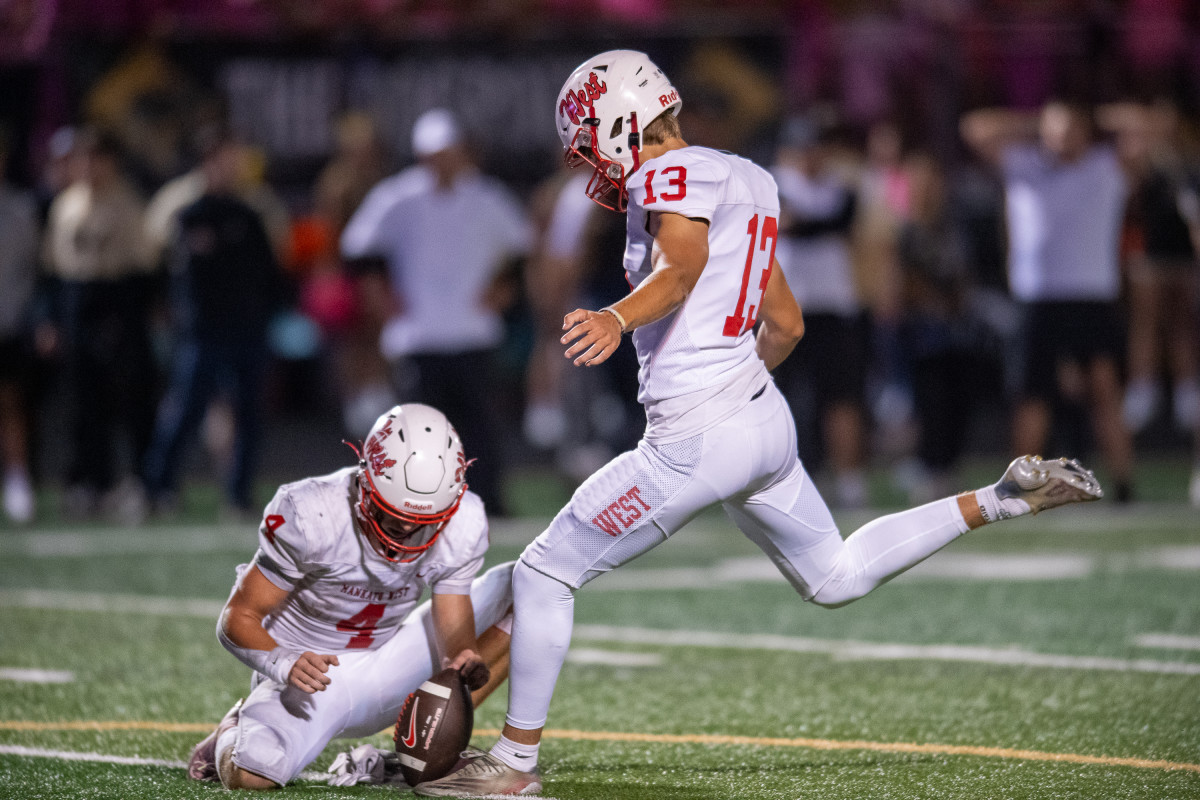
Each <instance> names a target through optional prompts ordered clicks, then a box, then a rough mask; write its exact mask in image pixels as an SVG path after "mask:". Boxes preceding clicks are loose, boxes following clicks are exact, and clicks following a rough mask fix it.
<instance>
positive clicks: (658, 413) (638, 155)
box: [415, 50, 1101, 797]
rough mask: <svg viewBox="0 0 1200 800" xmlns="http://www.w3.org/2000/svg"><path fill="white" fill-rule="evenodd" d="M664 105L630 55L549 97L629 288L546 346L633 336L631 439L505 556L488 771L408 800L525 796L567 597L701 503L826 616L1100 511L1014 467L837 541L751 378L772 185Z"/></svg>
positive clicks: (599, 350) (773, 336)
mask: <svg viewBox="0 0 1200 800" xmlns="http://www.w3.org/2000/svg"><path fill="white" fill-rule="evenodd" d="M679 105H680V101H679V93H678V92H677V91H676V90H675V88H674V87H673V86H672V85H671V84H670V82H669V81H668V80H667V78H666V77H665V76H664V75H663V73H662V71H661V70H659V69H658V68H657V67H655V65H654V64H653V63H651V61H650V60H649V59H648V58H647V57H646V55H645V54H643V53H638V52H631V51H622V50H617V51H612V52H607V53H602V54H600V55H598V56H596V57H595V58H592V59H589V60H588V61H586V62H584V64H583V65H581V66H580V67H579V68H578V69H577V70H576V71H575V73H574V74H572V75H571V77H570V78H569V79H568V80H567V83H566V85H565V86H564V87H563V90H562V93H561V94H560V95H559V103H558V108H557V122H558V132H559V136H560V137H561V138H562V141H563V144H564V145H565V146H566V149H567V158H568V161H569V162H570V163H574V164H577V165H582V164H587V165H588V166H589V167H590V168H591V169H592V170H593V174H592V178H591V181H590V183H589V184H588V189H587V191H588V194H589V195H590V196H591V197H592V198H593V199H594V200H596V201H597V202H599V203H600V204H601V205H604V206H607V207H609V208H613V209H617V210H626V209H627V215H628V217H627V226H626V228H627V237H628V241H627V246H626V250H625V264H624V266H625V271H626V274H627V276H628V278H629V282H630V285H631V286H632V287H633V290H632V291H631V292H630V294H628V295H627V296H626V297H624V298H622V299H621V300H620V301H619V302H617V303H615V304H613V305H611V306H609V307H607V308H603V309H600V310H599V311H588V310H584V309H578V310H575V311H572V312H571V313H569V314H567V315H566V317H565V319H564V321H563V329H564V330H565V331H566V333H565V334H564V335H563V337H562V342H563V344H565V345H568V347H567V349H566V356H567V357H568V358H571V359H573V360H574V363H575V364H576V365H589V366H591V365H596V364H600V363H602V362H603V361H604V360H605V359H607V358H608V357H609V356H610V355H611V354H612V352H613V351H614V350H615V349H616V348H617V346H618V344H619V343H620V340H621V335H622V334H624V333H628V332H631V331H632V332H633V344H634V347H635V348H636V350H637V356H638V360H639V362H640V373H639V381H640V395H639V399H640V400H641V401H642V403H643V404H644V405H645V407H646V417H647V427H646V432H645V436H644V438H643V439H642V441H641V442H639V444H638V446H637V448H636V449H635V450H633V451H632V452H629V453H625V454H623V455H620V456H618V457H617V458H615V459H614V460H613V461H612V462H610V463H609V464H608V465H607V466H605V467H603V468H601V469H600V470H599V471H598V472H597V473H596V474H594V475H593V476H592V477H591V478H589V479H588V480H587V481H586V482H584V484H583V485H582V486H580V487H579V489H578V490H577V491H576V492H575V495H574V496H573V497H572V498H571V501H570V503H569V504H568V505H567V507H566V508H564V509H563V510H562V511H561V512H559V514H558V516H557V517H555V518H554V521H553V522H552V523H551V525H550V527H549V528H548V529H547V530H546V531H545V532H543V533H542V534H541V535H540V536H539V537H538V538H537V539H535V540H534V541H533V542H532V543H531V544H530V545H529V546H528V547H527V548H526V549H525V552H524V553H523V554H522V555H521V558H520V560H519V561H518V563H517V566H516V569H515V570H514V573H513V594H514V614H515V619H514V623H513V629H512V662H511V670H510V677H509V704H508V716H507V718H506V724H505V726H504V731H503V733H502V735H501V737H500V740H499V742H497V744H496V745H495V746H494V747H493V748H492V750H491V752H490V753H489V754H488V755H487V756H484V757H481V758H478V759H475V760H474V761H471V762H469V763H468V764H466V765H465V766H461V767H460V768H459V769H457V770H456V771H454V772H451V773H450V774H449V775H447V776H446V777H444V778H442V779H440V780H437V781H431V782H427V783H421V784H419V785H417V787H416V788H415V791H416V793H417V794H418V795H422V796H426V797H432V796H452V797H477V796H481V795H518V794H533V793H536V792H538V791H540V789H541V777H540V773H539V771H538V768H537V762H538V742H539V740H540V738H541V732H542V727H543V726H544V725H545V722H546V715H547V712H548V710H549V707H550V698H551V695H552V694H553V691H554V684H555V682H556V681H557V679H558V674H559V670H560V669H561V667H562V664H563V659H564V656H565V654H566V651H567V647H568V645H569V643H570V640H571V626H572V616H573V602H574V592H575V590H577V589H579V588H580V587H582V586H583V585H584V584H585V583H587V582H588V581H590V580H591V579H592V578H595V577H596V576H597V575H600V574H602V573H605V572H608V571H609V570H611V569H613V568H615V567H619V566H621V565H622V564H624V563H626V562H628V561H630V560H632V559H634V558H636V557H637V556H639V555H641V554H642V553H644V552H646V551H647V550H649V549H650V548H652V547H654V546H655V545H657V544H659V543H661V542H663V541H664V540H666V539H667V537H669V536H670V535H671V534H673V533H675V532H676V531H678V530H679V529H680V528H682V527H683V526H684V525H685V524H686V523H687V522H688V521H689V520H691V519H692V518H693V517H695V516H696V515H697V514H698V513H699V512H700V511H701V510H702V509H704V508H706V507H708V506H710V505H712V504H714V503H721V504H722V506H723V507H724V508H725V512H726V513H727V514H728V515H729V517H730V518H731V519H732V520H733V522H734V524H736V525H737V527H738V528H740V529H741V530H742V532H743V533H744V534H745V535H746V536H748V537H749V538H750V539H751V540H752V541H754V542H755V544H757V545H758V546H759V547H761V548H762V550H763V551H764V552H765V553H766V554H767V556H768V557H769V558H770V559H771V561H772V562H774V564H775V565H776V566H777V567H778V568H779V570H780V571H781V572H782V573H783V574H784V575H785V576H786V577H787V579H788V580H789V581H790V582H791V583H792V585H793V586H794V587H795V588H796V591H797V592H799V594H800V596H801V597H803V598H804V599H805V600H810V601H812V602H813V603H816V604H817V605H820V606H824V607H827V608H835V607H838V606H842V605H845V604H846V603H849V602H851V601H853V600H856V599H858V598H860V597H862V596H863V595H865V594H867V593H868V592H870V591H871V590H872V589H874V588H875V587H877V586H879V585H880V584H882V583H884V582H885V581H887V580H888V579H890V578H892V577H894V576H896V575H897V574H899V573H901V572H903V571H904V570H906V569H908V568H909V567H911V566H913V565H914V564H916V563H917V562H919V561H921V560H922V559H924V558H926V557H928V556H930V555H931V554H933V553H934V552H936V551H937V550H939V549H941V548H942V547H944V546H945V545H947V544H948V543H950V542H951V541H953V540H954V539H956V538H958V537H959V536H961V535H962V534H964V533H966V532H967V531H969V530H971V529H972V528H976V527H979V526H980V525H984V524H986V523H989V522H994V521H997V520H1001V519H1007V518H1009V517H1015V516H1020V515H1022V514H1028V513H1037V512H1039V511H1044V510H1046V509H1048V508H1053V507H1054V506H1058V505H1062V504H1064V503H1074V502H1079V501H1083V500H1096V499H1098V498H1099V497H1100V496H1101V492H1100V487H1099V485H1098V484H1097V483H1096V480H1095V478H1094V476H1093V475H1092V474H1091V473H1090V472H1088V471H1087V470H1085V469H1083V468H1082V467H1081V466H1079V464H1077V463H1075V462H1073V461H1066V460H1057V461H1042V460H1041V459H1040V458H1037V457H1034V456H1026V457H1024V458H1019V459H1017V460H1016V461H1014V462H1013V463H1012V465H1011V466H1009V468H1008V470H1007V471H1006V472H1005V473H1004V476H1003V478H1001V480H1000V481H999V482H998V483H996V484H995V485H993V486H988V487H985V488H983V489H979V490H977V491H974V492H968V493H965V494H962V495H959V496H957V497H949V498H946V499H943V500H939V501H937V502H933V503H929V504H928V505H924V506H920V507H918V508H914V509H911V510H908V511H904V512H901V513H898V514H892V515H890V516H885V517H882V518H880V519H877V520H874V521H873V522H870V523H868V524H867V525H866V526H864V527H863V528H861V529H859V530H857V531H855V532H854V533H853V534H852V535H851V536H850V537H849V538H847V539H846V540H845V541H843V540H842V537H841V536H840V535H839V534H838V530H837V526H836V525H835V524H834V521H833V518H832V516H830V513H829V510H828V508H826V506H825V503H824V501H823V500H822V499H821V496H820V495H819V494H818V493H817V490H816V489H815V488H814V487H813V484H812V481H811V480H810V479H809V477H808V475H807V474H806V473H805V471H804V467H803V466H802V465H801V463H800V461H799V460H798V458H797V456H796V429H795V425H794V423H793V420H792V415H791V413H790V412H789V410H788V407H787V404H786V403H785V402H784V399H783V397H782V396H781V395H780V393H779V391H778V390H776V388H775V385H774V383H773V382H772V380H771V376H770V374H769V372H768V370H770V369H772V368H774V367H775V366H777V365H778V364H779V363H780V362H782V361H783V359H784V358H785V357H786V356H787V355H788V353H789V352H791V350H792V348H793V347H794V346H795V344H796V342H797V341H798V340H799V339H800V336H801V335H802V333H803V331H804V325H803V322H802V319H801V314H800V309H799V308H798V307H797V305H796V302H795V300H794V299H793V298H792V293H791V292H790V291H789V289H788V287H787V284H786V282H785V280H784V277H783V273H782V271H781V270H780V269H779V267H778V265H777V264H776V262H775V259H774V250H775V242H776V237H777V235H778V225H779V200H778V197H777V193H776V188H775V182H774V181H773V180H772V178H771V176H770V175H769V174H768V173H767V172H766V171H764V170H763V169H761V168H759V167H758V166H756V165H754V164H752V163H751V162H749V161H746V160H744V159H742V158H739V157H737V156H735V155H732V154H730V153H725V152H718V151H716V150H709V149H707V148H703V147H690V146H688V144H687V143H686V142H685V141H684V140H683V139H682V138H681V132H680V129H679V123H678V121H677V120H676V119H675V115H676V114H677V113H678V111H679ZM756 323H757V325H758V327H757V328H755V324H756Z"/></svg>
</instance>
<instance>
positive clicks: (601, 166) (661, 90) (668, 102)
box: [555, 50, 683, 211]
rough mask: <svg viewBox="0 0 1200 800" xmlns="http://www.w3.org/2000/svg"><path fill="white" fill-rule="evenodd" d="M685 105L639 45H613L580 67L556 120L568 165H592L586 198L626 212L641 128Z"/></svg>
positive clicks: (565, 86) (563, 96) (637, 163)
mask: <svg viewBox="0 0 1200 800" xmlns="http://www.w3.org/2000/svg"><path fill="white" fill-rule="evenodd" d="M682 105H683V103H682V101H681V100H680V99H679V92H678V91H676V89H675V87H674V86H672V85H671V82H670V81H669V80H667V76H666V75H664V74H663V71H662V70H661V69H659V68H658V67H656V66H654V62H652V61H651V60H650V58H649V57H648V56H647V55H646V54H645V53H640V52H638V51H637V50H609V51H608V52H606V53H601V54H600V55H598V56H594V57H592V58H589V59H588V60H587V61H585V62H583V63H582V64H580V65H579V66H578V67H576V69H575V71H574V72H572V73H571V77H569V78H567V82H566V83H565V84H563V88H562V91H560V92H559V93H558V108H557V110H556V112H555V121H556V122H557V125H558V138H559V139H561V140H562V143H563V147H565V148H566V150H567V154H566V158H567V166H569V167H577V166H579V165H581V164H584V163H587V164H590V165H591V166H592V169H593V170H594V172H593V174H592V179H591V180H590V181H588V185H587V193H588V197H590V198H592V199H593V200H595V201H596V202H597V203H599V204H600V205H602V206H604V207H605V208H611V209H613V210H614V211H624V210H625V204H626V202H627V201H628V199H629V195H628V194H627V193H626V191H625V179H626V178H627V177H628V176H629V175H631V174H632V173H633V171H634V170H636V169H637V168H638V166H640V165H641V153H640V151H641V147H642V131H644V130H645V129H646V126H647V125H649V124H650V123H651V122H653V121H654V120H655V119H657V118H658V117H660V116H662V115H663V114H665V113H667V112H670V113H672V114H675V115H678V114H679V109H680V107H681V106H682Z"/></svg>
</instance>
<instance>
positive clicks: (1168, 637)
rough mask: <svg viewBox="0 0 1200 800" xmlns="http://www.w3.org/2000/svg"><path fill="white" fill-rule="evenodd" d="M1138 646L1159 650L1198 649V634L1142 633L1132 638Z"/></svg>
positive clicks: (1199, 646) (1199, 644)
mask: <svg viewBox="0 0 1200 800" xmlns="http://www.w3.org/2000/svg"><path fill="white" fill-rule="evenodd" d="M1133 642H1134V644H1136V645H1137V646H1138V647H1154V648H1158V649H1160V650H1200V636H1178V635H1176V634H1173V633H1143V634H1142V635H1141V636H1138V637H1136V638H1135V639H1134V640H1133Z"/></svg>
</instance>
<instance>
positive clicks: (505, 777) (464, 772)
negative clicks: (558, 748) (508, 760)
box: [413, 753, 542, 798]
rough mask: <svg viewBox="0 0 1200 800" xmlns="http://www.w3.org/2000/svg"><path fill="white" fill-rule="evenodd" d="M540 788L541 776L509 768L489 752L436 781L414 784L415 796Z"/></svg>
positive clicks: (490, 794) (513, 792) (503, 793)
mask: <svg viewBox="0 0 1200 800" xmlns="http://www.w3.org/2000/svg"><path fill="white" fill-rule="evenodd" d="M541 790H542V775H541V773H540V772H539V771H538V770H537V768H536V767H535V768H534V769H533V770H532V771H531V772H521V771H520V770H516V769H513V768H512V767H510V766H508V764H505V763H504V762H503V761H501V760H500V759H498V758H496V757H495V756H494V755H492V754H491V753H484V754H483V755H481V756H478V757H476V758H472V759H469V760H468V761H467V763H466V764H465V765H463V766H462V767H460V768H458V769H456V770H455V771H454V772H451V773H450V774H449V775H447V776H446V777H444V778H439V779H438V780H436V781H426V782H425V783H418V784H417V785H416V786H415V787H413V794H415V795H417V796H418V797H462V798H470V797H520V796H524V795H531V794H537V793H538V792H540V791H541Z"/></svg>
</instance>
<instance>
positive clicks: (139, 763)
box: [0, 744, 331, 783]
mask: <svg viewBox="0 0 1200 800" xmlns="http://www.w3.org/2000/svg"><path fill="white" fill-rule="evenodd" d="M0 756H24V757H26V758H55V759H58V760H59V761H90V762H92V763H96V764H126V765H131V766H135V767H170V768H172V769H186V768H187V762H186V761H173V760H170V759H164V758H139V757H137V756H113V755H108V754H106V753H80V752H77V751H73V750H47V749H45V748H41V747H22V746H21V745H18V744H0ZM300 777H301V778H302V779H304V780H306V781H320V782H321V783H328V782H329V778H330V777H331V776H329V775H326V774H325V773H323V772H301V773H300Z"/></svg>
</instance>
